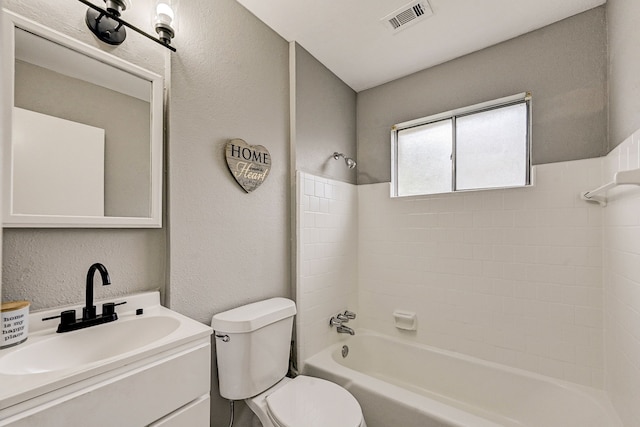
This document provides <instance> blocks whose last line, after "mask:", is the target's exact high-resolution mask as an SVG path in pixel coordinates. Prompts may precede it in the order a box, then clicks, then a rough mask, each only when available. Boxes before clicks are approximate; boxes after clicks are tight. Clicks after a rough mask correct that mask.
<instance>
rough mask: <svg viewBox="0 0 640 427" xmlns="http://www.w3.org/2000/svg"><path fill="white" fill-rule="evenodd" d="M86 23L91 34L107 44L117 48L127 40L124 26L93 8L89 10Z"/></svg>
mask: <svg viewBox="0 0 640 427" xmlns="http://www.w3.org/2000/svg"><path fill="white" fill-rule="evenodd" d="M85 21H86V23H87V27H89V29H90V30H91V32H92V33H93V34H95V35H96V37H97V38H99V39H100V40H101V41H103V42H105V43H107V44H110V45H114V46H117V45H119V44H121V43H122V42H123V41H124V40H125V39H126V38H127V32H126V30H125V27H124V25H122V24H121V23H119V22H118V21H116V20H114V19H111V18H109V17H108V16H107V15H105V14H104V13H102V12H99V11H97V10H94V9H91V8H90V9H87V16H86V19H85Z"/></svg>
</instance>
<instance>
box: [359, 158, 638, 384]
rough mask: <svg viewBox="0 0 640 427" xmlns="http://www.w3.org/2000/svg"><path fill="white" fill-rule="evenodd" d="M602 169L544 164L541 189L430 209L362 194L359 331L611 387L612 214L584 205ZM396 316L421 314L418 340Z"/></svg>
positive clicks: (431, 201) (384, 188)
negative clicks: (606, 310)
mask: <svg viewBox="0 0 640 427" xmlns="http://www.w3.org/2000/svg"><path fill="white" fill-rule="evenodd" d="M601 165H602V160H601V159H589V160H580V161H573V162H562V163H553V164H545V165H540V166H537V167H536V168H535V180H536V185H535V186H534V187H529V188H519V189H506V190H504V189H503V190H488V191H477V192H465V193H456V194H448V195H435V196H428V197H423V198H398V199H390V198H389V184H388V183H386V184H372V185H361V186H359V187H358V193H359V194H358V197H359V206H358V213H359V214H358V224H359V233H360V236H359V242H360V245H359V273H358V277H359V279H358V293H359V304H360V315H361V316H360V325H361V326H363V327H366V328H370V329H374V330H377V331H380V332H383V333H386V334H390V335H401V336H405V337H409V338H411V339H414V340H415V341H418V342H420V343H424V344H428V345H433V346H436V347H440V348H445V349H449V350H453V351H457V352H461V353H465V354H469V355H472V356H476V357H479V358H482V359H486V360H490V361H494V362H498V363H502V364H506V365H510V366H514V367H519V368H524V369H527V370H530V371H534V372H538V373H541V374H544V375H549V376H552V377H556V378H561V379H565V380H569V381H573V382H578V383H582V384H586V385H592V386H597V387H602V385H603V370H604V368H603V367H604V362H603V333H602V331H603V302H602V212H603V210H602V208H601V207H599V206H598V205H593V204H590V203H587V202H585V201H583V200H580V198H579V193H580V192H581V191H586V190H590V189H593V188H596V187H598V186H599V185H600V184H601V169H602V166H601ZM638 218H639V217H638V216H636V219H638ZM396 309H401V310H405V311H413V312H415V313H416V314H417V317H418V329H417V331H415V332H406V331H404V332H403V331H400V330H398V329H396V328H395V327H394V320H393V315H392V314H393V311H394V310H396ZM635 360H636V361H637V360H640V357H638V358H636V359H635Z"/></svg>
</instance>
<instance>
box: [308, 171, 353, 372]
mask: <svg viewBox="0 0 640 427" xmlns="http://www.w3.org/2000/svg"><path fill="white" fill-rule="evenodd" d="M297 185H298V187H299V188H303V189H304V191H303V192H300V198H301V200H300V201H299V202H298V203H297V205H298V211H297V218H296V221H297V248H298V254H297V259H298V260H299V264H298V268H297V277H296V299H297V306H298V316H297V318H296V338H297V339H296V343H297V347H296V348H297V352H298V363H299V366H298V367H299V369H303V363H302V362H303V361H304V359H305V358H307V357H308V356H310V355H312V354H314V353H316V352H317V351H319V350H321V349H322V348H324V347H326V346H328V345H330V344H332V343H334V342H337V341H338V340H340V339H341V338H342V337H339V336H338V334H337V333H336V331H335V328H330V327H329V318H330V317H331V316H333V315H335V314H337V313H339V312H342V311H344V310H346V309H349V310H352V311H357V309H358V307H357V277H356V276H357V263H358V256H357V246H358V243H357V240H358V224H357V221H358V211H357V209H358V204H357V190H356V188H355V186H354V185H352V184H346V183H342V182H338V181H333V180H330V179H326V178H321V177H316V176H314V175H310V174H305V173H302V172H298V175H297ZM353 324H357V322H353Z"/></svg>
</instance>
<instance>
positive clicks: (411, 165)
mask: <svg viewBox="0 0 640 427" xmlns="http://www.w3.org/2000/svg"><path fill="white" fill-rule="evenodd" d="M451 140H452V124H451V120H443V121H440V122H435V123H429V124H427V125H423V126H418V127H413V128H408V129H404V130H401V131H399V132H398V154H397V156H398V194H399V195H403V196H410V195H415V194H435V193H448V192H450V191H451V175H452V172H451Z"/></svg>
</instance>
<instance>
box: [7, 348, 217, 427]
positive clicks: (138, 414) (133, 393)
mask: <svg viewBox="0 0 640 427" xmlns="http://www.w3.org/2000/svg"><path fill="white" fill-rule="evenodd" d="M210 371H211V344H210V343H208V342H207V343H206V344H200V345H197V346H194V347H191V348H187V349H184V350H183V351H180V352H178V353H173V354H170V355H168V356H166V357H164V358H158V359H156V360H154V361H153V362H150V363H142V364H141V366H138V367H136V368H135V369H131V370H129V371H127V372H124V373H121V374H119V375H116V376H113V377H111V378H108V379H105V380H104V381H101V382H98V383H95V384H92V385H90V386H88V387H86V388H82V389H80V390H77V388H76V391H73V392H71V393H69V394H66V395H63V396H60V397H58V398H56V399H53V400H51V401H49V402H47V403H44V404H42V405H39V406H36V407H34V408H31V409H29V410H26V411H24V412H22V413H20V414H18V415H16V416H14V417H11V418H9V419H6V420H4V421H3V422H0V426H3V425H7V426H11V427H60V426H66V427H86V426H91V427H113V426H123V427H124V426H126V427H143V426H147V425H149V424H151V423H153V422H156V421H158V420H160V419H161V418H162V417H164V416H166V415H167V414H170V413H171V412H173V411H176V410H178V409H180V408H182V407H184V406H185V405H187V404H188V403H190V402H192V401H194V400H195V399H198V398H200V397H201V396H204V395H206V396H208V395H209V391H210V384H211V374H210ZM207 423H208V421H207ZM186 425H190V424H186ZM206 425H208V424H206ZM194 426H199V424H194Z"/></svg>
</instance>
